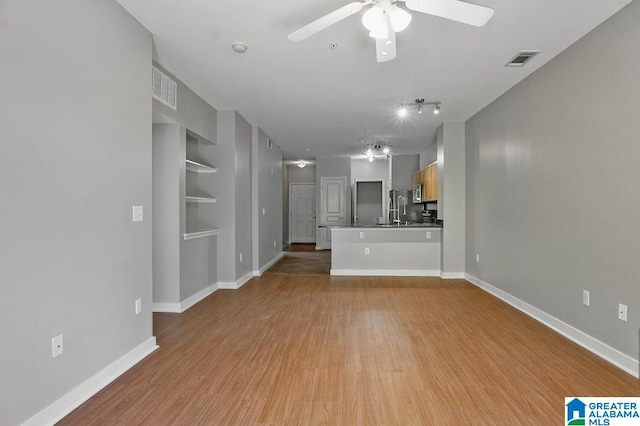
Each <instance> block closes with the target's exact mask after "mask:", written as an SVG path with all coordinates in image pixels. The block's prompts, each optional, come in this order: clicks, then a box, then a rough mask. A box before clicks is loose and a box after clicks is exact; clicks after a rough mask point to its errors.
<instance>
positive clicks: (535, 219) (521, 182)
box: [466, 2, 640, 360]
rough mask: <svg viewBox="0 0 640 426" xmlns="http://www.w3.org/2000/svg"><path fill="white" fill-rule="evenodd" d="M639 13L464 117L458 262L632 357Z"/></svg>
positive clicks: (638, 308)
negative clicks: (587, 301) (622, 311)
mask: <svg viewBox="0 0 640 426" xmlns="http://www.w3.org/2000/svg"><path fill="white" fill-rule="evenodd" d="M638 22H640V2H632V3H631V4H629V5H628V6H626V7H625V8H624V9H623V10H622V11H621V12H619V13H618V14H616V15H614V16H613V17H612V18H611V19H609V20H608V21H606V22H605V23H604V24H603V25H601V26H600V27H598V28H596V29H595V30H594V31H592V32H591V33H589V34H588V35H586V36H585V37H584V38H583V39H581V40H580V41H578V42H577V43H576V44H574V45H573V46H571V47H569V48H568V49H567V50H565V51H564V52H563V53H562V54H560V55H559V56H558V57H556V58H555V59H553V60H552V61H551V62H549V63H548V64H547V65H545V66H544V67H542V68H541V69H539V70H538V71H536V72H535V73H533V74H532V75H531V76H529V77H528V78H527V79H526V80H524V81H523V82H521V83H520V84H518V85H517V86H515V87H514V88H512V89H511V90H510V91H509V92H507V93H506V94H505V95H503V96H502V97H500V98H499V99H498V100H496V101H495V102H494V103H492V104H491V105H489V106H488V107H487V108H485V109H484V110H482V111H481V112H480V113H478V114H477V115H476V116H474V117H473V118H471V119H470V120H469V121H468V122H467V126H466V138H467V147H466V155H467V160H466V161H467V178H466V186H467V216H466V224H467V243H466V245H467V256H466V259H467V261H466V270H467V272H468V273H470V274H472V275H474V276H476V277H478V278H480V279H482V280H484V281H486V282H488V283H489V284H491V285H494V286H496V287H498V288H500V289H502V290H504V291H506V292H508V293H510V294H511V295H513V296H515V297H518V298H520V299H522V300H524V301H525V302H527V303H529V304H531V305H533V306H535V307H537V308H539V309H541V310H543V311H545V312H547V313H549V314H551V315H553V316H554V317H556V318H558V319H560V320H562V321H564V322H566V323H568V324H570V325H572V326H574V327H576V328H578V329H579V330H581V331H583V332H585V333H587V334H589V335H591V336H593V337H595V338H597V339H598V340H600V341H602V342H604V343H607V344H608V345H610V346H612V347H614V348H615V349H617V350H619V351H621V352H623V353H625V354H627V355H629V356H631V357H633V358H634V359H636V360H637V359H638V347H639V342H638V329H639V328H640V315H639V313H640V298H638V288H639V287H638V277H639V276H640V262H638V254H639V253H640V234H639V232H638V211H639V210H640V196H639V195H638V194H640V192H639V191H638V182H640V169H639V168H638V159H639V158H640V144H639V143H638V140H639V135H640V120H638V112H639V111H640V79H639V78H638V71H639V70H640V59H639V57H638V56H637V55H630V54H629V52H636V51H637V49H638V46H639V45H640V26H639V25H638ZM476 253H479V254H480V263H479V264H477V263H476V262H475V254H476ZM583 289H586V290H589V291H590V292H591V306H590V307H585V306H583V305H582V290H583ZM618 303H624V304H626V305H628V307H629V311H628V312H629V314H628V317H629V322H626V323H625V322H622V321H619V320H618V319H617V306H618Z"/></svg>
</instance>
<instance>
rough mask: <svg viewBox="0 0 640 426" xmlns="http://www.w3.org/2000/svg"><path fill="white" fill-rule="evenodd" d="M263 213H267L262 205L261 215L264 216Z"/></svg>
mask: <svg viewBox="0 0 640 426" xmlns="http://www.w3.org/2000/svg"><path fill="white" fill-rule="evenodd" d="M265 214H267V209H265V208H264V207H263V208H262V216H264V215H265Z"/></svg>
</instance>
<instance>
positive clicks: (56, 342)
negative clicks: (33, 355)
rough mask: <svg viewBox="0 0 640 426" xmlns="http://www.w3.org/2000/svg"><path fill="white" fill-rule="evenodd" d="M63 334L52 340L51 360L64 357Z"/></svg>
mask: <svg viewBox="0 0 640 426" xmlns="http://www.w3.org/2000/svg"><path fill="white" fill-rule="evenodd" d="M62 349H63V348H62V334H61V335H59V336H56V337H54V338H53V339H51V358H57V357H59V356H60V355H62Z"/></svg>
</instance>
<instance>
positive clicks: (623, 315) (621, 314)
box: [618, 303, 627, 321]
mask: <svg viewBox="0 0 640 426" xmlns="http://www.w3.org/2000/svg"><path fill="white" fill-rule="evenodd" d="M618 319H619V320H621V321H627V305H623V304H622V303H618Z"/></svg>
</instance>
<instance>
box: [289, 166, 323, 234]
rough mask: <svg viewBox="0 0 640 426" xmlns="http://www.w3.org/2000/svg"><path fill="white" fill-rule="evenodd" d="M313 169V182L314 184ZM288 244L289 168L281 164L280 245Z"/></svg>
mask: <svg viewBox="0 0 640 426" xmlns="http://www.w3.org/2000/svg"><path fill="white" fill-rule="evenodd" d="M315 181H316V177H315V167H314V174H313V182H314V183H315ZM287 243H289V166H287V165H286V164H284V163H283V164H282V245H283V246H284V245H285V244H287Z"/></svg>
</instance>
